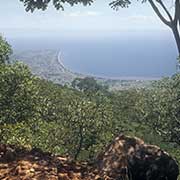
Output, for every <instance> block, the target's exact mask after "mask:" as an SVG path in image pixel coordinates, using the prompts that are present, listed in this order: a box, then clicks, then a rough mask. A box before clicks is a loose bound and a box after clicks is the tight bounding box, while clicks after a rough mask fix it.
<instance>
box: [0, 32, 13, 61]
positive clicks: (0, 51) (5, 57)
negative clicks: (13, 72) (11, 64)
mask: <svg viewBox="0 0 180 180" xmlns="http://www.w3.org/2000/svg"><path fill="white" fill-rule="evenodd" d="M11 54H12V49H11V46H10V45H9V44H8V42H7V41H6V40H5V39H4V38H3V37H2V36H1V35H0V64H2V63H3V64H4V63H7V62H8V61H9V56H10V55H11Z"/></svg>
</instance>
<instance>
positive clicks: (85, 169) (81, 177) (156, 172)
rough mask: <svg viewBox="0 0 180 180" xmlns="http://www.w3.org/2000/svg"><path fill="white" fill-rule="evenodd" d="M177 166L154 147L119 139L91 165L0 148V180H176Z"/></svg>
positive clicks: (169, 157)
mask: <svg viewBox="0 0 180 180" xmlns="http://www.w3.org/2000/svg"><path fill="white" fill-rule="evenodd" d="M178 174H179V169H178V164H177V162H176V161H175V160H174V159H173V158H172V157H171V156H170V155H169V154H167V153H166V152H165V151H163V150H161V149H160V148H159V147H157V146H153V145H147V144H145V143H144V141H143V140H141V139H138V138H134V137H129V136H124V135H120V136H118V137H117V138H115V139H114V140H113V141H112V142H111V143H110V144H109V145H108V146H107V147H106V148H105V150H104V151H102V152H101V153H100V154H99V155H98V156H97V159H96V161H95V162H94V163H93V164H89V163H87V162H81V163H78V162H73V161H72V160H70V159H68V158H66V157H61V156H55V155H52V154H50V153H45V152H43V151H41V150H40V149H37V148H34V149H32V150H27V149H25V148H19V147H15V146H12V145H4V144H0V180H119V179H122V180H130V179H131V180H147V179H148V180H163V179H166V180H177V177H178Z"/></svg>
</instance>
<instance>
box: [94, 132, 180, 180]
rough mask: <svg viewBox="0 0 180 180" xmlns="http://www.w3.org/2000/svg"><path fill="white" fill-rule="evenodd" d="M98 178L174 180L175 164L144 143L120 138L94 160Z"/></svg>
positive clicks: (130, 138)
mask: <svg viewBox="0 0 180 180" xmlns="http://www.w3.org/2000/svg"><path fill="white" fill-rule="evenodd" d="M97 167H98V169H99V171H100V174H101V177H104V179H105V177H110V178H112V179H117V180H119V179H123V180H177V177H178V175H179V168H178V164H177V162H176V161H175V160H174V159H173V158H172V157H171V156H170V155H169V154H168V153H166V152H165V151H163V150H161V149H160V148H159V147H157V146H154V145H148V144H145V143H144V141H143V140H141V139H138V138H134V137H129V136H125V135H120V136H118V137H117V138H115V139H114V141H112V142H111V143H110V144H109V146H107V147H106V149H105V151H104V152H102V153H100V154H99V155H98V157H97Z"/></svg>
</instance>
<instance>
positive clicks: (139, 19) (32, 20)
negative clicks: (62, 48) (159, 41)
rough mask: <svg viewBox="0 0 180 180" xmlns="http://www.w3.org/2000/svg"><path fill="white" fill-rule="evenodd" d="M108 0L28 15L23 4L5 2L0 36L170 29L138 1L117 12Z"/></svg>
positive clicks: (0, 14)
mask: <svg viewBox="0 0 180 180" xmlns="http://www.w3.org/2000/svg"><path fill="white" fill-rule="evenodd" d="M109 2H110V1H108V0H96V2H95V3H94V4H93V5H91V6H87V7H84V6H83V5H77V6H74V7H69V6H66V7H65V11H63V12H62V11H57V10H55V9H54V8H53V7H52V5H50V6H49V8H48V9H47V10H46V11H36V12H34V13H30V12H25V8H24V6H23V4H22V3H21V2H20V1H19V0H1V6H0V22H1V23H0V32H1V33H2V34H3V35H4V36H6V37H8V38H13V37H26V36H28V37H31V36H38V37H39V36H57V35H58V36H68V37H73V36H82V37H83V36H91V35H93V36H94V35H97V36H102V35H104V34H106V35H109V36H111V35H113V34H116V33H118V34H123V33H124V32H125V33H127V32H139V33H142V32H151V33H154V32H161V33H162V32H164V31H168V28H167V27H166V26H165V25H164V24H163V23H162V22H161V21H160V20H159V19H158V17H157V16H156V15H155V13H154V12H153V10H152V9H151V7H150V5H149V4H148V3H141V2H140V1H137V2H136V1H135V2H134V3H133V4H132V5H131V6H130V7H129V8H124V9H122V8H121V9H120V10H119V11H114V10H113V9H111V8H110V7H109V5H108V3H109Z"/></svg>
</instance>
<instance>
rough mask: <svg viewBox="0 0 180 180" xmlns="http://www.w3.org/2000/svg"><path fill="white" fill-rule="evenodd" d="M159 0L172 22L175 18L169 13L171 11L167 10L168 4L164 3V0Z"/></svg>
mask: <svg viewBox="0 0 180 180" xmlns="http://www.w3.org/2000/svg"><path fill="white" fill-rule="evenodd" d="M157 2H158V3H159V4H160V5H161V6H162V8H163V9H164V11H165V12H166V14H167V15H168V17H169V20H170V22H172V21H173V18H172V16H171V14H170V13H169V11H168V10H167V8H166V6H165V5H164V4H163V2H162V0H157Z"/></svg>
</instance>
